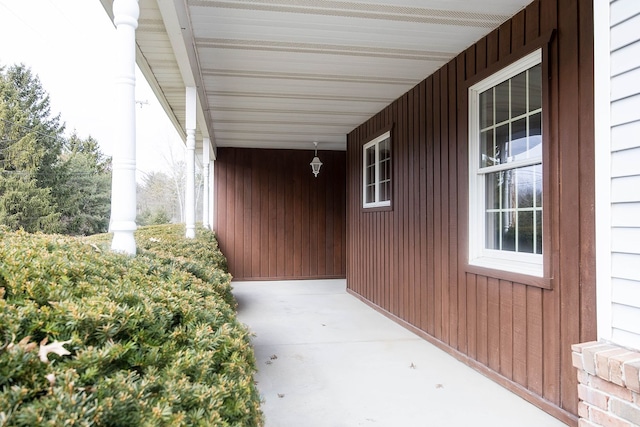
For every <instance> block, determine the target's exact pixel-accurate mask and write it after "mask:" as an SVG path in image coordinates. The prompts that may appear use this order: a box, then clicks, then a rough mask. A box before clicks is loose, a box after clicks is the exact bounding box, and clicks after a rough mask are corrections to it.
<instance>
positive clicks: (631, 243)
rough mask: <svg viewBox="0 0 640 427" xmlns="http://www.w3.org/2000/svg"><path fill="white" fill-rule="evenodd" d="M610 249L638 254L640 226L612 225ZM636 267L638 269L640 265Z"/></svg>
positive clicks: (639, 249)
mask: <svg viewBox="0 0 640 427" xmlns="http://www.w3.org/2000/svg"><path fill="white" fill-rule="evenodd" d="M611 251H612V252H613V253H623V254H636V255H640V228H619V227H613V228H612V229H611ZM638 269H639V270H640V266H638ZM638 290H640V286H639V287H638Z"/></svg>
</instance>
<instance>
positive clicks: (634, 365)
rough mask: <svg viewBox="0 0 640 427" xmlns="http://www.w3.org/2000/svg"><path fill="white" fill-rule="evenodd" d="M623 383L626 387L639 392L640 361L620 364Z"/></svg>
mask: <svg viewBox="0 0 640 427" xmlns="http://www.w3.org/2000/svg"><path fill="white" fill-rule="evenodd" d="M622 370H623V372H624V383H625V385H626V386H627V388H628V389H630V390H633V391H635V392H636V393H640V361H638V362H627V363H625V364H624V365H622Z"/></svg>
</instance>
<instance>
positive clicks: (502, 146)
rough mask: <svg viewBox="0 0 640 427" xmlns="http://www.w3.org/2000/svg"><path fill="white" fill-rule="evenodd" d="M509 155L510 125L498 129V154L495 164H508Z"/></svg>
mask: <svg viewBox="0 0 640 427" xmlns="http://www.w3.org/2000/svg"><path fill="white" fill-rule="evenodd" d="M508 155H509V124H508V123H507V124H506V125H502V126H500V127H498V128H497V129H496V154H495V159H496V161H495V164H499V163H506V162H507V156H508Z"/></svg>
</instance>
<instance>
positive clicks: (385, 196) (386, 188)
mask: <svg viewBox="0 0 640 427" xmlns="http://www.w3.org/2000/svg"><path fill="white" fill-rule="evenodd" d="M387 200H391V181H384V182H381V183H380V201H381V202H386V201H387Z"/></svg>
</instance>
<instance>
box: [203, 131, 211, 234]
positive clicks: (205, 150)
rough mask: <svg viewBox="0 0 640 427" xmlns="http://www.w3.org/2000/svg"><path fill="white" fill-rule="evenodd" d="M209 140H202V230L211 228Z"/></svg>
mask: <svg viewBox="0 0 640 427" xmlns="http://www.w3.org/2000/svg"><path fill="white" fill-rule="evenodd" d="M210 144H211V140H210V139H209V138H204V139H203V140H202V225H203V227H204V228H211V226H210V224H209V163H210V160H209V157H210V151H209V150H210V149H211V147H210Z"/></svg>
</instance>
